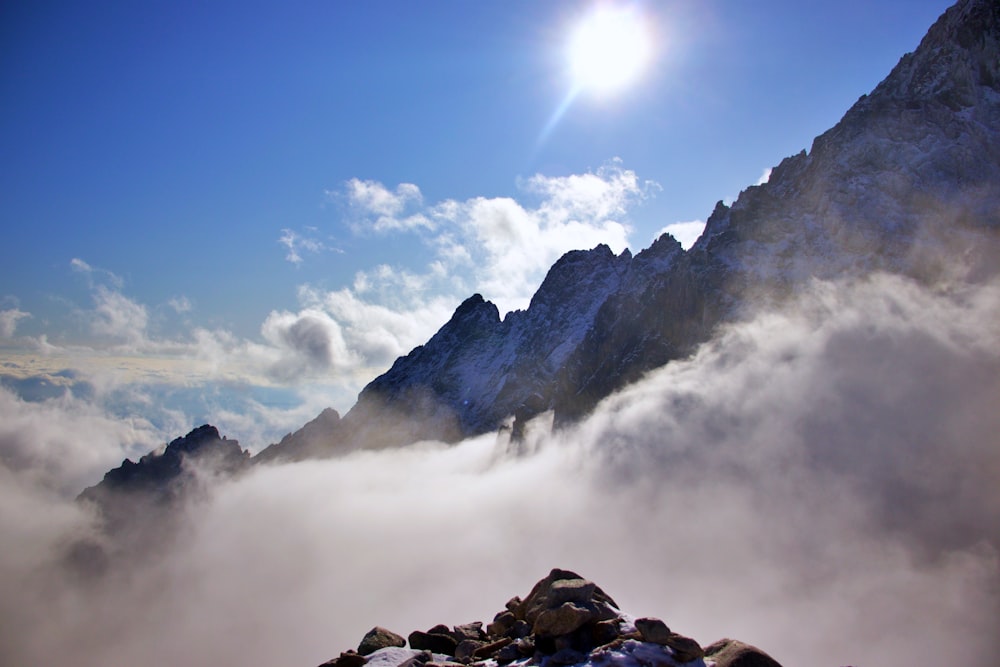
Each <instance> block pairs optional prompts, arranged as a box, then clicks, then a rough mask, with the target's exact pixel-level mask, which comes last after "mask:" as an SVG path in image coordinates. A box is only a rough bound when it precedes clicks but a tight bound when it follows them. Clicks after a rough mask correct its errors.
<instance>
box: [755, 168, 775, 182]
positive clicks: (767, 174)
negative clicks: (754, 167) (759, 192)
mask: <svg viewBox="0 0 1000 667" xmlns="http://www.w3.org/2000/svg"><path fill="white" fill-rule="evenodd" d="M771 171H772V169H771V167H768V168H767V169H765V170H764V172H763V173H762V174H761V175H760V178H758V179H757V182H756V183H754V185H764V184H765V183H767V182H768V181H770V180H771Z"/></svg>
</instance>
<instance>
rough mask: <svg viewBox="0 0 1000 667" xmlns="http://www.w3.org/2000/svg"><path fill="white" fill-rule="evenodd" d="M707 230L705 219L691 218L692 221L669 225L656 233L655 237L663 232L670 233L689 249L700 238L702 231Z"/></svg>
mask: <svg viewBox="0 0 1000 667" xmlns="http://www.w3.org/2000/svg"><path fill="white" fill-rule="evenodd" d="M703 231H705V221H704V220H691V221H690V222H675V223H673V224H671V225H667V226H666V227H664V228H663V229H661V230H660V231H658V232H657V233H656V236H655V237H654V239H656V238H659V237H660V236H661V235H663V234H670V235H671V236H673V237H674V238H675V239H677V241H678V242H679V243H680V244H681V246H682V247H683V248H684V249H685V250H687V249H688V248H690V247H691V246H693V245H694V242H695V241H697V240H698V237H699V236H701V233H702V232H703Z"/></svg>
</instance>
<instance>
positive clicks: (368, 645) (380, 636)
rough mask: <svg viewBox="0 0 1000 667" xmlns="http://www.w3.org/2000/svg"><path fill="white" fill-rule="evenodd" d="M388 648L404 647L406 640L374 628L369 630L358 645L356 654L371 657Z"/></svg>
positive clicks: (377, 627) (387, 631) (379, 628)
mask: <svg viewBox="0 0 1000 667" xmlns="http://www.w3.org/2000/svg"><path fill="white" fill-rule="evenodd" d="M389 646H398V647H403V646H406V639H404V638H403V637H401V636H400V635H397V634H396V633H395V632H392V631H391V630H386V629H385V628H383V627H379V626H376V627H374V628H372V629H371V630H369V631H368V633H367V634H366V635H365V636H364V638H362V640H361V643H360V644H358V653H359V654H361V655H371V654H372V653H374V652H375V651H377V650H379V649H380V648H387V647H389Z"/></svg>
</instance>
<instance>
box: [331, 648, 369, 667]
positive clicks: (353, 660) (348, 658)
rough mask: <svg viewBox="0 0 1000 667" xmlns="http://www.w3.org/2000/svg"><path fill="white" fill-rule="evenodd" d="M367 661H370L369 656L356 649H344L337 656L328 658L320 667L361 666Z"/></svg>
mask: <svg viewBox="0 0 1000 667" xmlns="http://www.w3.org/2000/svg"><path fill="white" fill-rule="evenodd" d="M366 662H368V658H366V657H364V656H363V655H359V654H357V653H355V652H354V651H344V652H343V653H341V654H340V655H339V656H337V657H336V658H331V659H330V660H327V661H326V662H324V663H323V664H322V665H320V667H361V666H362V665H364V664H365V663H366Z"/></svg>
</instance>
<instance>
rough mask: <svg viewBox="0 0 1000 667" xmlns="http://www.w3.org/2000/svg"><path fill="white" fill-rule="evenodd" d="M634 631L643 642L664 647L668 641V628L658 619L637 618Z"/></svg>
mask: <svg viewBox="0 0 1000 667" xmlns="http://www.w3.org/2000/svg"><path fill="white" fill-rule="evenodd" d="M635 629H636V630H638V631H639V636H640V637H641V638H642V641H644V642H650V643H653V644H661V645H666V643H667V641H668V640H669V639H670V628H668V627H667V624H666V623H664V622H663V621H661V620H660V619H658V618H637V619H636V621H635Z"/></svg>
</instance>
